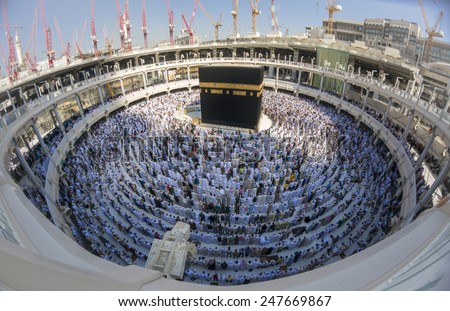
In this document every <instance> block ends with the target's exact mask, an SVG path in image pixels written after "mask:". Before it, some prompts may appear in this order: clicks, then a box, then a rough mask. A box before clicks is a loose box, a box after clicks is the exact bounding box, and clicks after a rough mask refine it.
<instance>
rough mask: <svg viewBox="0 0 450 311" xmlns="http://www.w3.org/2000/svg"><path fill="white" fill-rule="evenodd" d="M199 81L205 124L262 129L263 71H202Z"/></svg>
mask: <svg viewBox="0 0 450 311" xmlns="http://www.w3.org/2000/svg"><path fill="white" fill-rule="evenodd" d="M199 80H200V85H199V86H200V106H201V113H202V123H207V124H214V125H224V126H232V127H239V128H245V129H252V130H257V129H258V124H259V120H260V118H261V100H262V91H263V87H264V68H263V67H256V66H255V67H249V66H247V67H244V66H240V67H237V66H208V67H200V68H199Z"/></svg>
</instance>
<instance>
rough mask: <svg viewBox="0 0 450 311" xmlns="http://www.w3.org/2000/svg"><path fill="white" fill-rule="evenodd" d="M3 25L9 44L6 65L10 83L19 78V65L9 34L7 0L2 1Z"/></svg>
mask: <svg viewBox="0 0 450 311" xmlns="http://www.w3.org/2000/svg"><path fill="white" fill-rule="evenodd" d="M2 10H3V25H4V27H5V34H6V41H7V44H8V52H9V55H8V62H7V64H5V66H6V71H7V73H8V78H9V81H10V82H13V81H15V80H17V78H18V77H19V66H18V64H17V58H16V51H15V49H14V40H13V38H12V36H11V33H10V32H9V22H8V14H7V11H6V0H3V1H2Z"/></svg>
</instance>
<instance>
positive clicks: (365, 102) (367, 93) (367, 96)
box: [362, 88, 370, 111]
mask: <svg viewBox="0 0 450 311" xmlns="http://www.w3.org/2000/svg"><path fill="white" fill-rule="evenodd" d="M369 93H370V88H367V90H366V98H364V103H363V107H362V110H363V111H364V110H366V106H367V100H368V99H369Z"/></svg>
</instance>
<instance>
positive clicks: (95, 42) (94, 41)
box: [91, 0, 100, 57]
mask: <svg viewBox="0 0 450 311" xmlns="http://www.w3.org/2000/svg"><path fill="white" fill-rule="evenodd" d="M91 40H92V45H93V46H94V55H95V56H97V57H98V56H100V51H99V50H98V39H97V32H96V31H95V21H94V0H91Z"/></svg>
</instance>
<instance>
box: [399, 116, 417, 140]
mask: <svg viewBox="0 0 450 311" xmlns="http://www.w3.org/2000/svg"><path fill="white" fill-rule="evenodd" d="M413 120H414V110H411V112H410V114H409V119H408V124H407V125H406V128H405V132H404V133H403V136H402V138H401V139H400V143H403V142H404V141H405V139H406V137H408V133H409V130H410V129H411V125H412V121H413Z"/></svg>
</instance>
